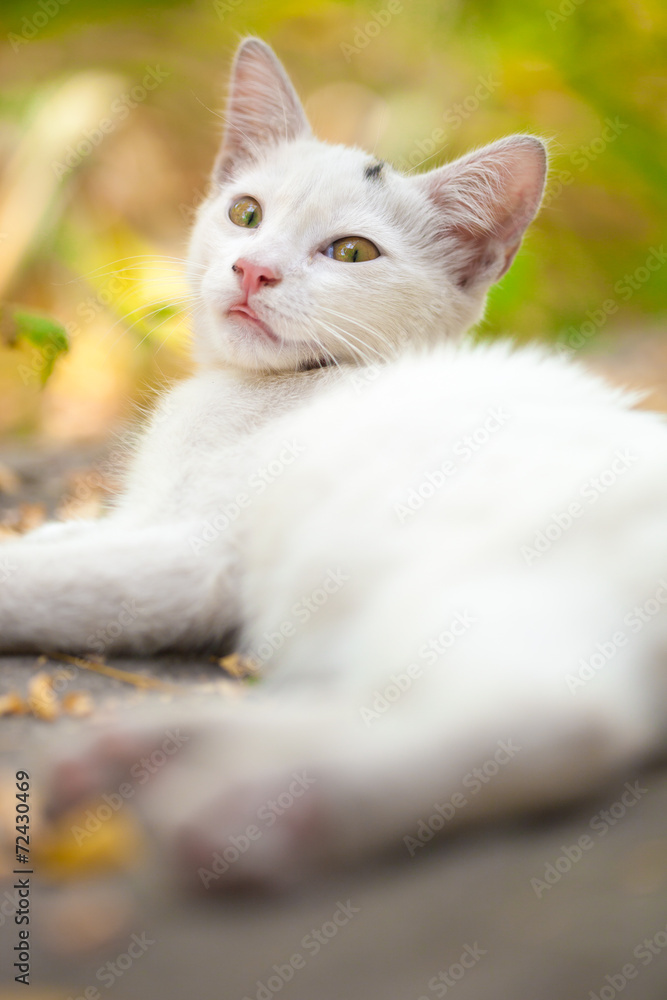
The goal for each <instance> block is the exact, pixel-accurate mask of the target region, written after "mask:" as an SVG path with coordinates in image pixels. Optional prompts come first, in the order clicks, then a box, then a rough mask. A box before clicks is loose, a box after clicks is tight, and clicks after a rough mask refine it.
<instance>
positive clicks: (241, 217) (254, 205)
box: [229, 198, 262, 229]
mask: <svg viewBox="0 0 667 1000" xmlns="http://www.w3.org/2000/svg"><path fill="white" fill-rule="evenodd" d="M229 218H230V219H231V220H232V222H233V223H234V225H235V226H245V227H246V228H247V229H256V228H257V226H258V225H259V224H260V222H261V221H262V210H261V208H260V207H259V203H258V202H256V201H255V199H254V198H239V200H238V201H235V202H234V204H233V205H232V207H231V208H230V210H229Z"/></svg>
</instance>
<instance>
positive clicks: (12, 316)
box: [0, 306, 69, 384]
mask: <svg viewBox="0 0 667 1000" xmlns="http://www.w3.org/2000/svg"><path fill="white" fill-rule="evenodd" d="M0 335H1V338H2V340H4V341H5V342H6V343H7V344H9V345H10V346H13V345H14V344H16V343H17V342H18V341H19V340H24V341H26V342H27V343H29V344H32V346H33V347H36V348H37V350H38V351H40V352H41V354H42V357H43V359H44V365H43V367H41V368H40V373H41V378H42V384H44V383H45V382H46V381H47V379H48V378H49V376H50V375H51V372H52V371H53V366H54V365H55V363H56V360H57V359H58V358H59V357H60V355H61V354H65V353H67V351H68V350H69V340H68V337H67V332H66V330H65V327H64V326H63V325H62V324H61V323H58V322H57V321H56V320H54V319H51V318H50V317H49V316H42V315H40V314H39V313H33V312H28V310H26V309H22V308H17V307H16V306H4V307H3V309H2V312H1V313H0Z"/></svg>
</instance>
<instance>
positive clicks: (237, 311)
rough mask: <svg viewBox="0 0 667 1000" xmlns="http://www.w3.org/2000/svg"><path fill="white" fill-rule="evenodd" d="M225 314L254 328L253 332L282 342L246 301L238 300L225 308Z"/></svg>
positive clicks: (276, 342) (278, 342) (272, 340)
mask: <svg viewBox="0 0 667 1000" xmlns="http://www.w3.org/2000/svg"><path fill="white" fill-rule="evenodd" d="M227 315H228V316H231V317H232V318H233V319H238V320H241V321H242V322H243V323H244V325H247V326H249V327H250V328H252V329H254V331H255V332H257V333H262V334H263V335H264V336H265V337H266V338H268V340H270V341H271V342H272V343H274V344H282V341H281V339H280V337H279V336H278V335H277V334H275V333H274V332H273V330H272V329H271V327H269V326H267V325H266V323H265V322H264V321H263V320H261V319H260V318H259V316H258V315H257V313H256V312H255V310H254V309H252V308H251V307H250V306H249V305H248V303H247V302H239V303H237V305H235V306H232V307H231V309H228V310H227Z"/></svg>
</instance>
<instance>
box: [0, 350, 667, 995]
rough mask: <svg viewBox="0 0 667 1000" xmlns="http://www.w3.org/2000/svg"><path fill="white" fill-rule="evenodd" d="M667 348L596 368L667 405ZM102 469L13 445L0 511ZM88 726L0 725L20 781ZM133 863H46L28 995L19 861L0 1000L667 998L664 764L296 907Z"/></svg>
mask: <svg viewBox="0 0 667 1000" xmlns="http://www.w3.org/2000/svg"><path fill="white" fill-rule="evenodd" d="M663 352H664V344H663V343H662V342H658V341H656V342H654V341H647V342H646V343H645V344H644V346H643V349H642V350H641V351H637V350H636V348H634V349H632V350H628V351H625V348H623V347H622V346H621V347H619V349H618V350H617V351H616V352H615V353H614V355H613V356H612V357H610V358H607V359H606V360H605V363H604V365H602V364H601V367H605V368H606V369H607V370H609V371H611V372H612V373H613V374H615V375H616V376H619V377H620V378H622V379H628V378H630V379H631V380H632V381H634V382H635V383H636V384H641V382H642V381H644V383H645V384H646V383H654V384H656V383H658V385H657V389H656V391H655V393H654V396H653V400H652V401H653V403H654V404H657V405H665V406H667V393H666V391H665V386H664V374H665V368H664V366H663V368H662V371H661V372H660V375H661V378H660V379H658V378H656V369H657V366H658V365H659V363H660V362H659V361H658V360H657V359H658V357H659V356H660V357H661V356H662V354H663ZM661 379H662V383H661ZM98 458H99V453H98V452H97V451H96V450H95V449H90V450H88V451H83V450H81V449H78V450H76V451H72V450H69V451H62V452H54V451H52V450H46V451H41V452H40V451H36V452H35V451H31V452H30V453H27V454H26V453H20V452H19V451H18V450H17V449H15V448H12V449H5V450H4V451H0V461H4V462H5V464H7V465H9V466H10V467H11V468H13V469H15V470H16V471H17V472H18V473H19V476H20V480H21V482H20V492H19V493H18V494H16V495H14V496H11V497H7V496H5V497H4V498H3V497H0V501H2V503H1V504H0V506H2V505H4V508H5V509H6V510H7V509H10V508H14V507H15V506H16V505H17V504H18V503H19V501H20V500H28V501H30V502H44V503H45V504H46V506H47V507H48V509H49V511H52V510H54V509H55V508H56V507H57V506H58V504H59V503H60V502H61V499H62V496H63V494H64V493H66V492H67V490H68V489H71V482H72V480H71V471H72V470H73V469H81V468H85V467H89V466H91V465H94V464H95V462H96V461H98ZM111 663H112V665H114V666H117V667H120V668H122V669H123V670H128V671H135V672H138V673H141V674H144V675H146V676H152V677H155V678H158V679H162V680H165V679H167V680H172V681H173V682H174V683H175V684H177V685H179V684H183V685H184V686H185V685H189V684H191V683H193V682H196V683H197V684H200V685H204V684H216V683H218V682H219V679H220V677H221V671H220V668H219V667H218V666H216V665H214V664H212V663H210V662H208V661H207V660H206V659H203V658H202V659H198V658H187V657H175V656H169V657H163V658H159V659H152V660H141V661H139V660H132V661H111ZM37 669H43V670H45V671H46V672H48V673H51V674H55V673H56V672H57V671H58V670H59V669H62V664H58V663H55V662H49V663H48V664H47V665H45V666H42V667H37V666H36V658H35V657H4V658H0V696H2V695H3V694H5V693H7V692H9V691H13V690H18V691H21V692H24V691H25V690H26V685H27V683H28V679H29V678H30V677H31V676H34V674H35V672H36V670H37ZM71 686H72V687H76V689H77V690H86V691H88V692H90V696H91V698H92V701H93V703H94V704H95V706H96V707H98V708H99V707H103V706H105V705H115V706H116V707H118V706H120V708H121V710H122V709H123V708H124V707H125V706H126V705H130V704H132V703H133V702H136V701H137V700H138V699H140V698H142V697H150V698H160V697H164V695H162V694H160V693H159V692H153V693H148V694H142V693H141V692H140V691H138V690H137V688H136V687H135V686H134V685H131V684H126V683H123V682H121V681H118V680H115V679H112V678H108V677H103V676H99V675H98V674H95V673H91V672H88V671H86V670H80V671H78V672H77V674H76V678H75V680H74V681H72V682H71ZM170 697H172V696H170ZM79 725H81V722H79V721H78V720H76V719H73V718H67V719H63V720H60V721H56V722H51V723H49V722H45V721H42V720H39V719H35V718H31V717H28V716H16V717H8V718H2V719H0V756H1V759H2V762H3V768H5V770H6V773H10V774H11V773H13V770H14V769H16V768H19V767H26V766H29V761H31V760H33V759H34V757H33V755H34V754H35V752H39V748H40V747H44V746H46V745H47V743H48V740H49V739H50V738H51V737H52V736H53V733H54V731H57V730H66V729H74V728H76V727H77V726H79ZM626 782H628V783H629V784H630V786H631V787H632V788H634V792H633V793H632V794H630V795H628V794H625V793H626V791H627V787H626ZM3 788H4V792H3ZM3 794H4V795H5V798H4V799H3ZM6 795H7V785H6V782H5V784H4V786H0V807H1V809H2V811H3V812H6V813H7V814H9V809H6V808H5V807H6V806H8V803H7V801H6ZM622 797H623V798H622ZM630 800H633V801H632V804H628V803H629V802H630ZM604 817H607V818H604ZM0 836H2V823H0ZM582 837H586V838H587V839H586V840H585V841H584V843H585V844H586V845H587V846H586V847H585V849H582V848H581V847H579V846H578V845H579V844H580V838H582ZM129 853H132V852H131V850H130V851H129ZM126 860H127V861H128V868H127V870H124V869H123V865H120V866H119V868H118V870H116V871H115V872H114V873H113V875H112V876H111V877H106V878H102V877H95V878H92V877H91V878H89V879H86V880H80V879H71V878H68V879H65V880H64V881H61V882H55V883H54V882H50V881H48V879H47V877H46V875H45V874H44V873H43V872H42V871H40V870H39V865H37V866H36V868H35V874H34V876H32V886H31V889H32V895H31V920H32V922H31V927H32V928H33V935H32V937H31V946H32V948H33V953H32V972H31V989H30V991H29V992H26V991H25V989H24V987H23V986H21V985H17V984H13V976H14V972H13V969H12V966H13V962H14V960H15V959H14V958H13V957H12V949H13V947H14V945H15V944H17V940H18V939H17V930H18V928H17V926H16V925H15V924H14V909H15V906H14V904H15V902H16V900H15V897H14V895H13V892H14V890H13V888H12V887H13V884H14V879H13V876H12V873H11V869H10V868H7V864H6V861H5V867H4V869H3V868H2V867H0V1000H10V998H13V997H24V996H29V997H32V998H33V1000H67V998H76V997H85V998H86V1000H97V998H98V997H107V996H109V997H111V998H114V997H115V998H126V1000H146V998H147V997H153V996H155V997H162V998H165V1000H181V998H185V997H196V998H198V1000H272V998H273V997H276V996H279V997H280V998H281V1000H369V998H372V1000H376V998H377V1000H433V998H436V997H445V996H446V997H449V996H453V997H455V998H456V1000H614V998H615V997H617V996H622V997H623V998H624V1000H665V997H666V996H667V763H664V764H659V763H658V764H656V765H655V766H653V767H652V768H649V769H647V770H645V771H644V772H642V773H641V774H628V775H627V776H624V777H623V778H620V779H619V780H617V781H616V782H614V783H613V784H612V785H611V786H610V787H608V788H607V789H605V790H604V791H603V792H601V794H600V795H599V796H598V797H597V798H596V799H595V800H588V801H586V802H585V803H582V804H581V805H579V806H578V807H576V808H575V809H572V810H568V811H567V812H563V813H558V814H551V815H549V816H545V817H542V818H541V819H540V820H539V821H537V820H534V819H533V820H530V821H525V822H517V823H514V824H512V825H503V826H500V825H497V826H494V827H492V828H487V829H483V830H476V831H466V832H465V833H463V834H460V835H458V836H457V837H456V838H454V839H449V840H442V841H440V842H433V843H431V844H428V845H427V846H426V847H424V848H423V849H422V850H421V851H420V852H419V853H417V854H416V856H415V857H414V858H410V857H409V856H408V854H407V852H406V851H404V850H402V851H399V852H398V853H397V854H396V856H392V857H388V858H386V859H384V860H383V861H378V862H377V863H375V864H373V865H372V866H366V867H364V868H363V869H360V870H359V869H358V870H355V871H348V872H344V873H341V874H340V875H338V876H336V877H335V878H331V879H326V880H321V881H319V882H318V883H316V884H312V885H310V886H309V887H308V888H306V889H302V890H299V891H298V892H295V893H292V894H290V895H288V896H283V897H279V896H277V897H269V898H265V897H264V898H262V897H238V898H232V899H227V900H224V901H223V900H220V899H210V898H205V899H200V898H196V897H192V896H187V895H182V894H179V893H177V892H175V891H174V890H173V889H169V888H167V887H166V886H165V882H164V879H163V878H161V877H160V875H161V874H164V873H163V870H162V867H161V866H162V862H161V861H160V859H159V858H157V857H154V858H151V857H150V856H149V857H145V858H144V861H143V863H142V865H141V869H140V872H141V873H140V875H138V876H137V875H136V874H133V872H132V870H131V867H130V863H131V861H132V859H131V858H130V859H126ZM133 935H134V937H133ZM128 956H131V957H129V958H128Z"/></svg>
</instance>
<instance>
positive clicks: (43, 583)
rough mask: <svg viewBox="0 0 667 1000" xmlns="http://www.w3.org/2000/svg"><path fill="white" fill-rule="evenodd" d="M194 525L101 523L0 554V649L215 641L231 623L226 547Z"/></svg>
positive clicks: (151, 646) (127, 647)
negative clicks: (198, 543) (198, 538)
mask: <svg viewBox="0 0 667 1000" xmlns="http://www.w3.org/2000/svg"><path fill="white" fill-rule="evenodd" d="M196 527H197V526H196V525H194V526H191V525H189V524H187V523H179V524H161V525H155V526H152V527H143V528H139V527H135V528H130V527H125V526H121V525H119V524H116V523H114V521H113V520H112V519H110V520H108V521H101V522H98V523H97V524H95V525H94V526H92V527H90V528H89V530H85V531H82V532H80V533H76V534H74V535H73V536H72V537H68V536H67V535H66V536H65V537H62V538H60V539H55V538H54V539H53V540H52V541H50V542H49V543H48V544H46V543H45V544H31V542H30V538H29V536H28V537H27V538H26V539H22V540H19V541H17V542H9V543H6V544H4V545H3V546H2V547H0V566H1V571H0V650H1V651H5V652H6V651H19V650H42V651H48V650H49V649H59V650H69V651H74V652H86V651H87V652H95V651H98V652H100V651H102V650H101V649H100V643H101V644H102V647H103V651H104V652H117V651H129V652H141V653H146V652H152V651H155V650H158V649H162V648H169V647H172V648H173V647H179V646H183V645H188V646H190V647H192V646H193V645H198V644H199V645H202V644H209V643H215V642H218V641H219V640H220V639H221V637H222V636H223V635H224V634H225V633H226V632H228V631H229V630H230V629H231V628H232V627H234V626H236V624H237V614H238V610H237V604H238V602H237V599H236V596H235V591H236V587H235V585H234V570H233V566H232V561H233V560H232V556H231V548H230V549H227V548H225V547H224V546H223V545H222V544H221V541H220V540H218V541H217V542H216V543H215V544H211V545H210V546H207V547H205V548H203V549H202V550H201V551H196V547H195V548H193V546H192V545H191V538H192V536H193V535H194V534H195V533H196V532H195V529H196Z"/></svg>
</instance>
